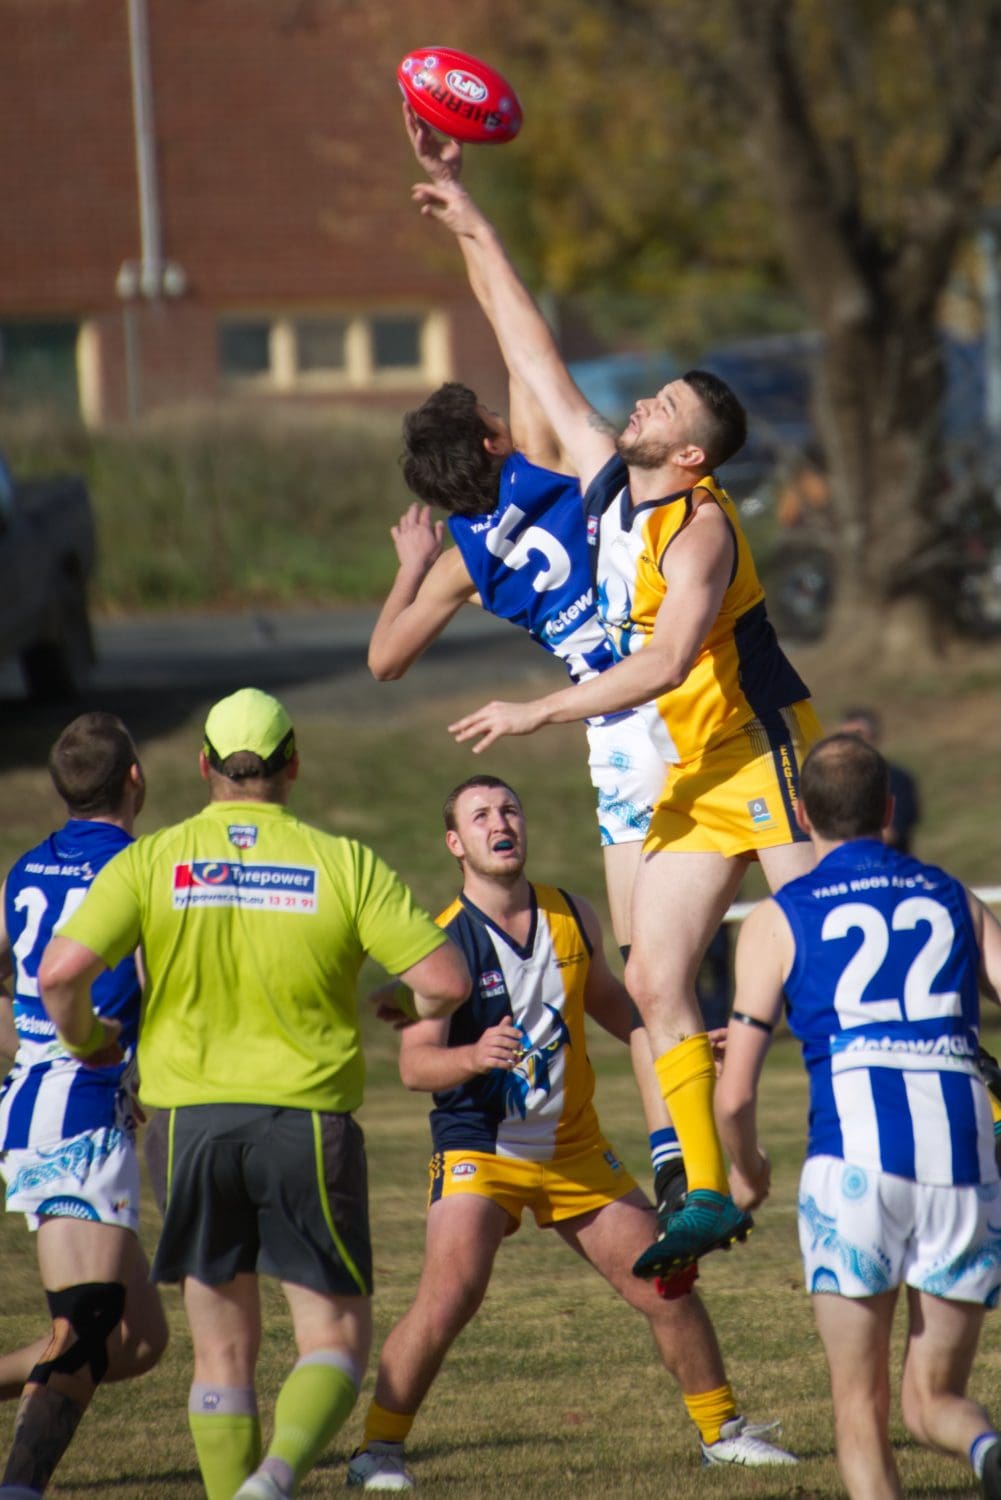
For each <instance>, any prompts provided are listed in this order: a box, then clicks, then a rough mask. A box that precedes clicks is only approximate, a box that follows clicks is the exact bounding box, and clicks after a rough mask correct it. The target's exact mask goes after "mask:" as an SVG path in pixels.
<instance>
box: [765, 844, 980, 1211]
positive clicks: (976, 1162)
mask: <svg viewBox="0 0 1001 1500" xmlns="http://www.w3.org/2000/svg"><path fill="white" fill-rule="evenodd" d="M772 899H773V900H774V901H775V902H777V904H778V906H779V907H780V908H781V910H782V911H783V913H784V914H785V916H786V918H787V920H788V922H789V926H790V928H791V930H792V934H793V937H794V939H795V944H796V953H795V958H794V960H793V966H792V969H791V971H790V974H789V978H788V980H787V981H786V986H785V990H786V998H787V1002H788V1007H789V1026H790V1029H791V1030H792V1032H793V1034H794V1035H795V1036H797V1037H798V1038H799V1040H800V1041H801V1042H802V1044H803V1060H804V1062H805V1063H806V1067H807V1071H808V1073H809V1077H810V1136H809V1142H808V1146H807V1155H808V1156H834V1157H839V1158H841V1159H843V1160H845V1161H848V1162H851V1163H853V1164H855V1165H856V1166H860V1167H870V1168H873V1169H877V1170H880V1171H883V1172H890V1173H893V1174H894V1175H896V1176H899V1177H906V1178H910V1179H911V1180H912V1181H915V1182H922V1183H929V1184H943V1185H951V1184H957V1185H958V1184H966V1185H970V1184H977V1183H986V1182H994V1181H996V1180H997V1167H996V1165H995V1162H994V1134H993V1126H992V1121H991V1111H990V1104H989V1102H988V1098H987V1091H986V1089H985V1088H984V1085H983V1083H982V1081H981V1078H980V1074H979V1070H978V1067H977V1042H978V1029H979V1019H980V1015H979V992H978V984H977V976H978V972H979V965H980V951H979V945H978V943H977V938H976V933H975V932H974V929H973V922H972V918H971V916H970V909H969V903H968V899H967V894H966V891H965V889H964V888H963V886H962V885H961V884H960V882H959V881H958V880H956V879H954V877H953V876H951V875H948V874H946V872H945V871H944V870H939V869H937V868H935V867H934V866H932V865H925V864H922V863H921V862H920V861H918V860H916V859H913V858H911V856H910V855H906V854H901V853H899V852H898V851H897V850H895V849H889V848H887V847H886V845H884V844H883V843H881V842H880V841H879V840H878V839H853V840H850V841H849V842H848V843H846V844H843V845H841V846H840V847H839V848H837V849H834V850H833V851H832V852H831V853H830V854H828V855H827V856H826V857H825V858H824V859H822V860H821V861H820V863H819V864H818V865H817V867H816V869H814V870H812V871H811V872H810V874H808V875H802V876H800V877H799V878H798V879H797V880H793V881H790V882H789V884H788V885H785V886H783V887H782V888H781V890H779V891H777V892H776V893H775V895H774V896H773V897H772Z"/></svg>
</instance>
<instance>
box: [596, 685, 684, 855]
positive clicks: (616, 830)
mask: <svg viewBox="0 0 1001 1500" xmlns="http://www.w3.org/2000/svg"><path fill="white" fill-rule="evenodd" d="M652 711H653V710H652V708H650V707H649V706H647V705H645V706H644V708H642V709H637V710H635V711H634V712H632V713H628V714H625V715H623V717H622V718H621V719H615V720H613V721H612V723H610V724H588V726H587V744H588V757H587V764H588V768H589V770H590V772H591V784H592V785H593V787H594V789H595V791H596V792H597V793H598V830H599V832H600V834H601V842H602V845H605V844H634V843H642V841H643V839H645V838H646V833H647V829H648V828H649V827H650V819H651V818H652V816H653V810H654V807H655V806H656V805H657V801H658V799H659V797H660V794H661V791H662V789H663V786H664V779H665V776H666V775H667V768H666V766H665V764H664V757H663V755H662V753H661V751H660V749H659V748H658V746H657V744H656V743H655V741H654V739H653V736H652V734H651V732H650V723H649V722H648V719H649V713H650V712H652Z"/></svg>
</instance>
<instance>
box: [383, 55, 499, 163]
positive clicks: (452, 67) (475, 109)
mask: <svg viewBox="0 0 1001 1500" xmlns="http://www.w3.org/2000/svg"><path fill="white" fill-rule="evenodd" d="M396 76H397V78H398V80H399V84H400V88H401V89H402V90H403V97H404V98H405V99H406V101H407V103H408V104H409V105H410V107H411V109H412V110H413V111H414V113H415V114H417V115H419V116H420V118H421V119H422V120H424V121H425V123H426V124H428V125H431V126H433V127H434V129H435V130H440V131H442V132H443V133H444V134H445V135H450V136H454V138H455V139H456V140H457V141H467V142H469V143H471V144H474V143H475V144H476V145H478V146H488V145H494V146H499V145H501V144H502V143H503V142H504V141H510V140H513V138H514V137H515V136H516V135H517V134H518V131H519V130H520V129H521V105H520V104H519V103H518V95H517V94H516V93H515V91H514V89H513V88H512V87H511V85H510V84H509V83H508V81H507V79H506V78H502V77H501V75H500V73H498V72H497V70H496V68H491V67H488V66H487V64H486V63H484V62H480V60H479V58H476V57H470V56H469V54H468V53H467V52H457V51H456V50H455V48H454V47H419V48H418V49H417V51H416V52H408V53H407V55H406V57H405V58H404V59H403V61H402V62H401V63H400V66H399V67H398V68H397V70H396Z"/></svg>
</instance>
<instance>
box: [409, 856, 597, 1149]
mask: <svg viewBox="0 0 1001 1500" xmlns="http://www.w3.org/2000/svg"><path fill="white" fill-rule="evenodd" d="M438 923H439V925H440V926H441V927H443V928H444V929H445V931H446V932H447V933H448V935H449V937H450V938H451V939H452V941H453V942H455V943H457V944H458V946H459V947H460V948H461V949H462V951H463V953H464V954H465V956H466V962H467V963H468V965H469V970H470V973H471V974H472V976H473V987H472V992H471V994H470V997H469V999H468V1000H467V1001H466V1002H465V1003H464V1004H463V1005H461V1006H460V1007H459V1009H458V1010H457V1011H455V1012H454V1013H453V1015H452V1017H451V1019H450V1024H449V1032H448V1045H449V1046H450V1047H464V1046H469V1045H470V1044H471V1043H473V1042H475V1041H477V1039H478V1038H479V1037H480V1036H482V1034H483V1032H484V1031H486V1030H487V1029H488V1028H489V1027H491V1026H497V1025H499V1024H500V1022H501V1021H502V1020H503V1019H504V1017H505V1016H510V1017H511V1018H512V1019H513V1021H514V1024H515V1025H516V1026H517V1028H518V1030H519V1031H520V1033H521V1036H522V1044H523V1050H522V1053H521V1057H520V1059H519V1061H518V1062H517V1064H516V1065H515V1067H514V1068H513V1069H512V1070H511V1071H510V1072H504V1071H503V1070H502V1069H500V1068H495V1069H493V1070H492V1071H491V1072H490V1073H485V1074H481V1075H480V1076H478V1077H476V1078H473V1079H470V1080H469V1082H468V1083H462V1084H459V1085H458V1086H457V1087H456V1088H453V1089H448V1090H446V1091H445V1092H442V1093H437V1094H435V1096H434V1103H435V1107H434V1109H433V1111H432V1113H431V1134H432V1137H433V1140H434V1149H435V1151H461V1150H465V1151H486V1152H491V1153H495V1154H496V1155H498V1156H516V1157H521V1158H523V1159H525V1160H528V1161H553V1160H555V1159H557V1158H559V1157H563V1156H573V1155H575V1154H576V1153H578V1152H580V1151H582V1150H586V1149H587V1148H588V1147H590V1146H591V1145H593V1144H594V1143H595V1142H596V1141H597V1140H598V1139H599V1127H598V1117H597V1115H596V1113H595V1110H594V1104H593V1102H592V1101H593V1095H594V1072H593V1069H592V1067H591V1063H590V1060H589V1058H588V1055H587V1050H586V1046H585V1037H584V989H585V985H586V983H587V975H588V969H589V967H590V963H591V944H590V942H589V941H588V938H587V934H586V933H585V931H584V926H583V923H582V922H581V920H580V917H579V915H578V913H577V911H576V909H575V907H574V904H573V902H572V900H571V898H570V897H569V896H568V895H567V894H566V893H565V892H564V891H560V890H557V889H556V888H555V887H554V886H548V885H533V887H532V923H531V928H530V931H529V935H528V940H527V942H526V943H525V946H524V947H522V946H521V945H520V944H519V943H516V942H515V941H514V939H513V938H512V937H510V936H509V935H508V934H507V933H506V932H503V931H502V930H501V929H500V928H499V927H497V926H496V925H495V924H494V923H493V922H492V921H491V920H490V918H489V917H488V916H487V915H486V913H485V912H482V911H480V909H479V908H478V907H477V906H474V905H473V903H472V902H471V901H470V900H468V898H467V897H466V896H465V895H460V896H459V897H458V898H457V899H456V900H455V901H454V902H453V903H452V905H451V906H449V907H448V908H447V909H446V910H445V911H444V912H442V914H441V916H440V917H439V918H438Z"/></svg>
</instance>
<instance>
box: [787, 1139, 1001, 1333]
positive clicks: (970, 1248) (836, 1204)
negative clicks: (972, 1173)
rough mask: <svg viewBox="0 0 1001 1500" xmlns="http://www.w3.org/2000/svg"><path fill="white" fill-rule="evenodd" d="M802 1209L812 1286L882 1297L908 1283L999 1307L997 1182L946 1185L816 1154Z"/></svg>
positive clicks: (1000, 1208)
mask: <svg viewBox="0 0 1001 1500" xmlns="http://www.w3.org/2000/svg"><path fill="white" fill-rule="evenodd" d="M798 1207H799V1244H800V1249H801V1250H802V1252H803V1269H804V1271H805V1274H806V1289H807V1291H808V1292H814V1293H816V1292H834V1293H836V1294H837V1295H838V1296H840V1297H874V1296H877V1295H878V1294H879V1293H880V1292H888V1291H890V1290H891V1289H892V1288H893V1287H896V1286H900V1285H901V1284H902V1283H903V1284H905V1285H906V1286H910V1287H914V1288H915V1289H916V1290H917V1291H921V1292H929V1293H931V1294H932V1295H933V1296H935V1297H943V1298H945V1299H946V1300H947V1301H952V1302H976V1303H981V1304H983V1305H985V1306H987V1307H994V1306H996V1304H997V1300H998V1291H999V1288H1001V1183H999V1182H998V1181H997V1180H995V1181H993V1182H986V1183H982V1184H980V1185H979V1186H977V1187H943V1186H942V1185H940V1184H934V1185H933V1184H929V1183H921V1182H912V1181H911V1180H910V1178H908V1177H896V1176H894V1175H893V1174H892V1173H890V1172H879V1171H875V1170H873V1169H872V1168H871V1167H856V1166H853V1165H852V1164H851V1163H850V1162H846V1161H841V1160H840V1159H839V1158H838V1157H834V1156H811V1157H809V1158H808V1159H807V1161H806V1162H805V1163H804V1165H803V1171H802V1174H801V1176H800V1181H799V1205H798Z"/></svg>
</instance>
